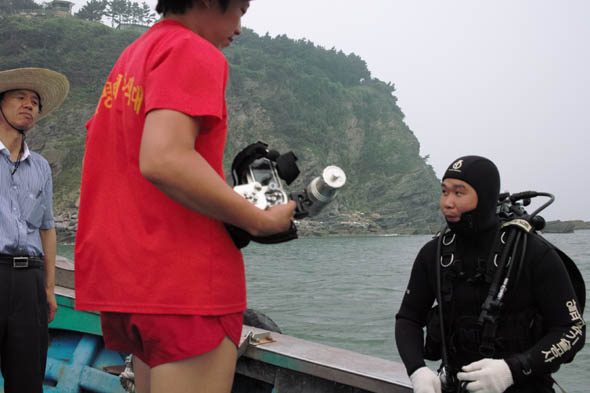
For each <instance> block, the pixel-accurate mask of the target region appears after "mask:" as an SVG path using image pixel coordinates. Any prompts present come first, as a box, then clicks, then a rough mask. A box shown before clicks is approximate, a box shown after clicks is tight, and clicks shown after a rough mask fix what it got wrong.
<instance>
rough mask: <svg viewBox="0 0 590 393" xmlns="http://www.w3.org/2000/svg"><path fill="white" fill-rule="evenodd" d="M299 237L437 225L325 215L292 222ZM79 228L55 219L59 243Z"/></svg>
mask: <svg viewBox="0 0 590 393" xmlns="http://www.w3.org/2000/svg"><path fill="white" fill-rule="evenodd" d="M295 223H296V225H297V233H298V235H299V237H325V236H373V235H418V234H433V233H436V231H438V230H439V227H440V226H439V225H436V224H430V223H419V225H408V224H397V223H395V222H394V221H393V220H392V219H391V218H387V217H382V216H381V215H379V214H373V215H370V216H369V215H366V214H364V213H360V212H356V213H351V214H334V213H331V214H326V215H320V216H319V217H314V218H312V219H303V220H298V221H296V222H295ZM77 227H78V212H77V211H70V212H61V213H59V214H56V216H55V228H56V232H57V241H58V243H74V241H75V240H76V229H77Z"/></svg>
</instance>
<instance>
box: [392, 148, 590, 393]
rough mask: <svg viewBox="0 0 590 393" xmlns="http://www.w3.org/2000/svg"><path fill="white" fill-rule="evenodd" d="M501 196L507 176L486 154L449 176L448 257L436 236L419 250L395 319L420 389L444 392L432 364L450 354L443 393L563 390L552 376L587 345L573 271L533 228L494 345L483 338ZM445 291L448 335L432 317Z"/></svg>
mask: <svg viewBox="0 0 590 393" xmlns="http://www.w3.org/2000/svg"><path fill="white" fill-rule="evenodd" d="M499 190H500V176H499V173H498V170H497V168H496V166H495V165H494V164H493V163H492V162H491V161H490V160H488V159H486V158H483V157H478V156H467V157H462V158H460V159H458V160H456V161H455V162H453V164H451V165H450V166H449V168H448V169H447V171H446V172H445V175H444V177H443V183H442V195H441V200H440V208H441V211H442V213H443V215H444V216H445V219H446V221H447V224H448V227H449V229H450V232H447V233H446V234H442V235H439V236H444V237H443V238H442V239H441V240H442V241H441V244H443V245H444V246H441V248H442V249H443V250H442V252H441V251H440V250H439V251H438V252H437V247H438V244H439V241H438V239H436V238H435V239H434V240H432V241H430V242H428V243H427V244H426V245H424V247H423V248H422V249H421V250H420V252H419V254H418V256H417V258H416V261H415V262H414V266H413V268H412V273H411V276H410V281H409V283H408V287H407V290H406V293H405V295H404V298H403V301H402V304H401V307H400V310H399V312H398V313H397V315H396V326H395V337H396V342H397V347H398V351H399V353H400V356H401V358H402V360H403V362H404V365H405V366H406V369H407V372H408V375H410V379H411V381H412V384H413V386H414V391H415V392H417V393H440V392H441V378H440V377H439V376H438V375H436V374H435V373H434V372H433V371H432V370H430V369H429V368H428V367H427V366H426V364H425V361H424V359H425V358H426V359H430V360H439V359H441V351H442V352H443V355H442V357H443V363H444V360H445V356H444V355H446V360H447V362H448V365H447V366H448V368H449V370H446V371H448V372H449V374H450V377H451V378H444V377H443V378H442V379H443V380H442V391H443V392H445V391H447V392H461V391H468V392H486V393H500V392H504V391H505V392H510V393H516V392H519V393H524V392H527V393H528V392H530V393H533V392H535V393H545V392H554V390H553V388H552V385H553V380H552V378H551V373H553V372H555V371H556V370H557V369H558V368H559V366H560V365H561V364H562V363H567V362H570V361H572V359H573V358H574V355H575V354H576V352H578V351H579V350H580V349H581V348H582V347H583V345H584V343H585V324H584V320H583V318H582V311H581V307H579V305H580V302H579V301H578V299H577V297H576V293H575V291H574V288H573V286H572V282H571V280H570V276H569V275H568V271H567V270H566V268H565V266H564V263H563V262H562V260H561V259H560V257H559V255H558V254H557V252H556V250H555V248H554V247H552V246H551V245H550V244H549V243H548V242H546V241H545V240H544V239H542V238H541V237H540V236H538V235H536V234H535V233H533V232H531V233H529V234H528V235H527V240H528V241H527V242H526V243H524V246H523V245H522V244H523V243H521V248H524V250H522V251H524V254H521V251H520V250H517V251H516V252H515V254H514V255H523V259H521V260H520V267H517V266H514V267H515V268H514V269H513V270H514V273H513V275H512V276H511V277H515V275H517V278H513V279H512V285H508V289H507V291H506V293H505V295H504V297H503V299H504V300H503V304H502V306H501V308H500V307H499V308H498V309H499V311H498V312H497V314H498V315H497V316H496V318H495V319H494V323H492V324H489V323H488V324H487V325H486V326H487V327H488V328H489V327H490V326H491V331H492V332H493V334H492V335H491V337H492V340H491V341H490V334H489V331H490V330H488V331H487V332H488V334H487V335H486V334H484V333H483V328H482V326H483V325H482V323H481V315H482V304H484V302H485V300H486V297H487V296H488V289H489V288H490V282H491V281H492V277H493V276H494V273H495V270H494V269H498V267H496V265H494V262H493V261H494V255H495V254H494V253H495V252H496V251H497V250H498V247H500V246H499V244H501V243H500V242H499V241H498V239H499V238H500V236H501V232H502V230H503V229H502V230H501V229H500V222H499V218H498V215H497V213H496V208H497V201H498V194H499ZM449 249H450V251H449ZM445 250H446V251H445ZM437 259H438V260H437ZM510 263H511V262H508V265H507V266H509V264H510ZM437 264H441V266H440V270H439V271H438V272H437V268H438V266H437ZM515 265H516V263H515ZM437 274H438V276H437ZM439 280H440V293H439V292H438V289H437V288H438V286H437V285H438V282H439ZM437 295H438V296H440V298H441V299H442V301H441V302H442V305H443V308H442V310H443V311H442V320H443V321H444V323H443V327H444V338H441V330H440V324H438V326H437V322H439V321H440V319H439V318H437V316H438V315H440V314H437V312H438V311H437V309H436V308H435V309H433V311H431V308H432V306H433V304H434V301H435V300H436V299H437ZM584 300H585V299H582V301H584ZM437 304H438V301H437ZM492 314H493V313H492ZM427 323H428V328H427V338H426V346H425V345H424V339H423V327H424V326H426V325H427ZM437 336H438V337H437ZM441 342H445V344H446V345H444V347H443V345H442V343H441ZM484 344H485V345H484ZM445 351H446V353H445ZM449 379H450V380H451V381H449ZM453 382H454V383H453Z"/></svg>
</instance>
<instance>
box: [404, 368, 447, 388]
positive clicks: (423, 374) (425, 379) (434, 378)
mask: <svg viewBox="0 0 590 393" xmlns="http://www.w3.org/2000/svg"><path fill="white" fill-rule="evenodd" d="M410 380H411V381H412V386H413V387H414V392H415V393H441V389H440V378H439V377H438V375H436V374H435V373H434V371H432V370H431V369H429V368H428V367H426V366H424V367H420V368H419V369H417V370H416V371H414V372H413V373H412V375H410Z"/></svg>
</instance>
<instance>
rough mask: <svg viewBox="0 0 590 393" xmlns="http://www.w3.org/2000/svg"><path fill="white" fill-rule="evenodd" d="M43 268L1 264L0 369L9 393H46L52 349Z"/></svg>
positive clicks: (5, 387) (5, 388) (6, 390)
mask: <svg viewBox="0 0 590 393" xmlns="http://www.w3.org/2000/svg"><path fill="white" fill-rule="evenodd" d="M48 339H49V337H48V329H47V296H46V294H45V272H44V270H43V268H42V267H41V268H28V269H14V268H12V267H11V266H8V265H5V264H0V369H1V370H2V376H3V377H4V391H5V392H6V393H25V392H26V393H42V392H43V378H44V376H45V363H46V361H47V345H48Z"/></svg>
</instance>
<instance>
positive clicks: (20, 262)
mask: <svg viewBox="0 0 590 393" xmlns="http://www.w3.org/2000/svg"><path fill="white" fill-rule="evenodd" d="M0 264H3V265H10V266H12V267H13V268H15V269H28V268H39V267H41V266H43V265H44V264H45V260H44V259H43V257H30V256H27V255H24V256H16V255H6V254H0Z"/></svg>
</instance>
